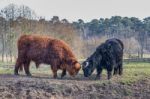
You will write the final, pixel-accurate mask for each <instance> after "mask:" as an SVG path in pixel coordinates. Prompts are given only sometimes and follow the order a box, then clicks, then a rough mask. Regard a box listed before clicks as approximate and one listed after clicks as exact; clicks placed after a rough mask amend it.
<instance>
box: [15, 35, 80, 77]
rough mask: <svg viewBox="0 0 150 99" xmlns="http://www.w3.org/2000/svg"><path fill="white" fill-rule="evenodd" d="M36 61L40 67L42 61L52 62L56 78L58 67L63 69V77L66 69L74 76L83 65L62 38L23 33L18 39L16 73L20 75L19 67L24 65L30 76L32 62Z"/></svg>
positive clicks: (45, 62)
mask: <svg viewBox="0 0 150 99" xmlns="http://www.w3.org/2000/svg"><path fill="white" fill-rule="evenodd" d="M31 61H34V62H35V64H36V67H37V68H38V67H39V65H40V64H41V63H44V64H50V65H51V69H52V72H53V74H54V78H56V77H57V71H58V69H61V70H62V71H63V72H62V75H61V77H63V76H65V75H66V71H68V72H69V74H70V75H72V76H74V75H76V74H77V73H78V71H79V70H80V68H81V66H80V64H79V62H78V61H77V59H76V57H75V55H74V54H73V52H72V50H71V48H70V47H69V46H68V45H67V44H66V43H65V42H64V41H62V40H58V39H55V38H52V37H49V36H42V35H22V36H21V37H20V38H19V40H18V58H17V61H16V65H15V70H14V73H15V74H16V75H18V70H19V68H20V69H21V68H22V66H24V70H25V73H26V74H27V75H28V76H30V75H31V73H30V71H29V65H30V62H31Z"/></svg>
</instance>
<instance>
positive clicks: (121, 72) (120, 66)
mask: <svg viewBox="0 0 150 99" xmlns="http://www.w3.org/2000/svg"><path fill="white" fill-rule="evenodd" d="M122 74H123V67H122V63H120V64H119V75H122Z"/></svg>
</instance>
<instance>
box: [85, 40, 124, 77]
mask: <svg viewBox="0 0 150 99" xmlns="http://www.w3.org/2000/svg"><path fill="white" fill-rule="evenodd" d="M123 49H124V46H123V43H122V41H121V40H119V39H116V38H113V39H108V40H107V41H106V42H105V43H103V44H101V45H100V46H98V47H97V49H96V51H95V52H94V53H93V54H92V55H91V56H90V57H89V58H88V59H87V60H86V61H84V62H83V63H82V69H83V72H84V76H85V77H88V76H90V75H91V74H92V73H93V71H94V69H95V68H96V70H97V76H96V78H101V73H102V70H103V68H104V69H106V70H107V75H108V79H110V78H111V77H112V71H113V70H114V75H116V74H119V75H122V72H123V67H122V62H123Z"/></svg>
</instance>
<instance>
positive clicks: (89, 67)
mask: <svg viewBox="0 0 150 99" xmlns="http://www.w3.org/2000/svg"><path fill="white" fill-rule="evenodd" d="M101 59H102V58H101V55H99V56H97V55H93V56H92V57H90V58H88V59H87V60H86V61H84V62H83V63H82V70H83V73H84V76H85V77H88V76H90V75H91V74H92V73H93V71H94V69H95V68H96V66H98V65H99V64H100V61H101Z"/></svg>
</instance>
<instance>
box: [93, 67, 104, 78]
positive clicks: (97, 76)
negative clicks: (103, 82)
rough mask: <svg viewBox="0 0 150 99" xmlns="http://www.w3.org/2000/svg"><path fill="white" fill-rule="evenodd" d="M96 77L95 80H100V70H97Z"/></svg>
mask: <svg viewBox="0 0 150 99" xmlns="http://www.w3.org/2000/svg"><path fill="white" fill-rule="evenodd" d="M96 70H97V75H96V78H95V79H101V73H102V68H97V69H96Z"/></svg>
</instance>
